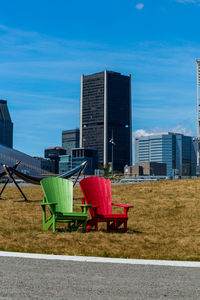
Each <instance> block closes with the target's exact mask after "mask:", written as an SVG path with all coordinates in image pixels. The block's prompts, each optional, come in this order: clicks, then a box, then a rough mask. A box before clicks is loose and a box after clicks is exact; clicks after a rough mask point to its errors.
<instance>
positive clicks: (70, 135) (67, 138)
mask: <svg viewBox="0 0 200 300" xmlns="http://www.w3.org/2000/svg"><path fill="white" fill-rule="evenodd" d="M79 142H80V130H79V128H77V129H73V130H63V131H62V148H64V149H65V150H66V154H67V155H71V150H72V149H73V148H79Z"/></svg>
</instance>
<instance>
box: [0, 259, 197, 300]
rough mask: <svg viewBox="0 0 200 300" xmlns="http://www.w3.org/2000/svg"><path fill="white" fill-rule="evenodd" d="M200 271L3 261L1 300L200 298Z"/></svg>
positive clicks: (115, 265)
mask: <svg viewBox="0 0 200 300" xmlns="http://www.w3.org/2000/svg"><path fill="white" fill-rule="evenodd" d="M199 283H200V268H188V267H187V268H186V267H172V266H154V265H129V264H114V263H94V262H74V261H58V260H45V259H30V258H14V257H0V299H6V300H8V299H15V300H24V299H41V300H46V299H48V300H50V299H57V300H63V299H70V300H76V299H81V300H84V299H87V300H89V299H91V300H92V299H95V300H98V299H106V300H107V299H108V300H109V299H114V300H117V299H120V300H122V299H126V300H127V299H200V284H199Z"/></svg>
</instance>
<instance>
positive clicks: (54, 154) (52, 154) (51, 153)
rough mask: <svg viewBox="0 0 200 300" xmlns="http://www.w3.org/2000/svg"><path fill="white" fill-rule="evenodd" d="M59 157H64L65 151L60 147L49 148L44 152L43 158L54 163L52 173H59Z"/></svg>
mask: <svg viewBox="0 0 200 300" xmlns="http://www.w3.org/2000/svg"><path fill="white" fill-rule="evenodd" d="M60 155H66V150H65V149H63V148H62V147H50V148H48V149H45V150H44V157H45V158H48V159H50V160H51V161H53V162H54V170H53V173H55V174H58V173H59V160H60Z"/></svg>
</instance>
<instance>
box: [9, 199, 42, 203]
mask: <svg viewBox="0 0 200 300" xmlns="http://www.w3.org/2000/svg"><path fill="white" fill-rule="evenodd" d="M14 202H24V203H33V202H40V203H42V200H28V199H27V200H24V199H23V200H14Z"/></svg>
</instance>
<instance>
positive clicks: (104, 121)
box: [80, 71, 132, 171]
mask: <svg viewBox="0 0 200 300" xmlns="http://www.w3.org/2000/svg"><path fill="white" fill-rule="evenodd" d="M80 147H84V148H93V149H97V151H98V155H99V161H100V163H101V164H102V165H104V166H107V165H108V163H112V166H113V169H114V170H118V171H123V170H124V166H125V165H126V164H128V165H130V164H131V162H132V118H131V76H130V75H129V76H124V75H121V74H120V73H116V72H112V71H104V72H100V73H95V74H92V75H88V76H84V75H82V77H81V108H80Z"/></svg>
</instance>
